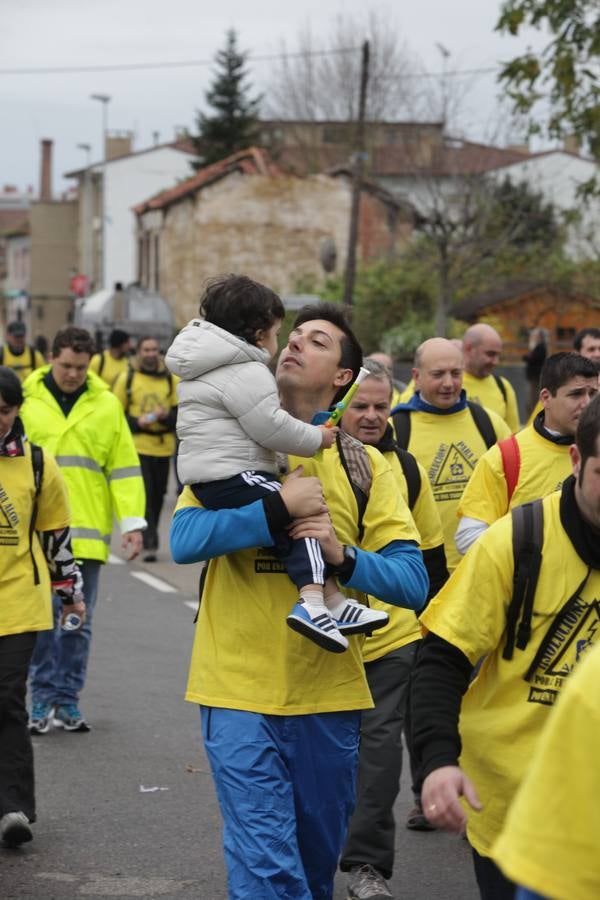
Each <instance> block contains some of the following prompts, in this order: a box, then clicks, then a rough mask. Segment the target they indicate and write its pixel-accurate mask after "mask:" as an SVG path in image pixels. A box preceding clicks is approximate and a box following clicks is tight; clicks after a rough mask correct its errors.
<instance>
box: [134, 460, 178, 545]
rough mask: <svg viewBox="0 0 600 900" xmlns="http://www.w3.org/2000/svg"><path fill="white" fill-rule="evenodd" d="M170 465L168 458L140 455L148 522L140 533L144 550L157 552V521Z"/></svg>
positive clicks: (165, 490)
mask: <svg viewBox="0 0 600 900" xmlns="http://www.w3.org/2000/svg"><path fill="white" fill-rule="evenodd" d="M170 464H171V457H170V456H144V455H142V454H140V465H141V467H142V476H143V478H144V487H145V489H146V521H147V522H148V527H147V529H146V530H145V531H143V532H142V536H143V540H144V550H158V520H159V519H160V514H161V511H162V508H163V503H164V499H165V494H166V492H167V483H168V481H169V466H170Z"/></svg>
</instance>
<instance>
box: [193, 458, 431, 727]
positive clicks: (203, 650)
mask: <svg viewBox="0 0 600 900" xmlns="http://www.w3.org/2000/svg"><path fill="white" fill-rule="evenodd" d="M366 450H367V453H368V454H369V457H370V458H371V468H372V472H373V483H372V486H371V490H370V494H369V501H368V503H367V508H366V510H365V514H364V519H363V525H364V537H363V540H362V541H360V542H359V536H358V527H357V520H358V509H357V505H356V500H355V497H354V493H353V491H352V487H351V485H350V482H349V481H348V478H347V476H346V473H345V471H344V469H343V467H342V463H341V460H340V457H339V454H338V451H337V448H336V447H335V445H334V446H333V447H332V448H331V449H329V450H325V451H323V453H322V454H320V459H319V460H316V459H315V458H314V457H313V458H312V459H304V458H303V459H300V458H298V457H290V461H289V462H290V469H293V468H295V467H296V466H297V465H299V464H302V466H303V467H304V472H305V474H306V475H317V476H318V477H319V478H321V480H322V483H323V489H324V493H325V499H326V500H327V505H328V507H329V511H330V513H331V517H332V520H333V523H334V525H335V530H336V533H337V536H338V538H339V540H340V541H342V543H345V544H351V545H354V546H356V545H358V544H359V543H360V546H361V547H362V548H363V549H365V550H368V551H372V552H376V551H377V550H380V549H381V548H382V547H385V546H386V545H387V544H389V543H390V542H391V541H394V540H418V534H417V532H416V529H415V527H414V523H413V521H412V517H411V515H410V512H409V510H408V507H407V506H406V504H405V503H404V501H403V500H402V498H401V496H400V494H399V491H398V488H397V486H396V484H395V481H394V476H393V475H392V472H391V469H390V467H389V465H388V463H387V462H386V461H385V460H384V459H383V457H382V455H381V454H380V453H379V452H378V451H377V450H374V449H373V448H372V447H367V448H366ZM199 505H200V504H199V503H198V501H197V500H196V499H195V497H194V495H193V493H192V492H191V490H190V489H189V488H184V491H183V493H182V495H181V497H180V500H179V503H178V507H177V508H178V509H181V508H182V507H184V506H199ZM345 592H346V593H351V592H350V591H349V590H348V589H345ZM296 599H297V592H296V589H295V587H294V585H293V584H292V582H291V581H290V579H289V578H288V576H287V574H286V572H285V569H284V567H283V564H282V563H280V562H279V561H278V560H277V559H275V558H274V557H273V554H272V552H271V551H270V550H269V549H268V548H267V549H265V548H253V549H249V550H241V551H239V552H237V553H230V554H228V555H227V556H222V557H219V558H218V559H214V560H211V562H210V563H209V566H208V573H207V577H206V583H205V586H204V592H203V596H202V603H201V605H200V613H199V616H198V624H197V626H196V635H195V639H194V646H193V650H192V659H191V665H190V672H189V678H188V687H187V693H186V699H187V700H189V701H191V702H193V703H202V704H206V705H208V706H221V707H226V708H230V709H243V710H249V711H251V712H258V713H265V714H269V713H270V714H273V715H303V714H305V713H319V712H336V711H340V710H350V709H365V708H368V707H371V706H372V705H373V703H372V700H371V696H370V693H369V689H368V686H367V682H366V679H365V674H364V667H363V660H362V653H361V646H362V641H363V639H362V638H361V637H360V636H354V637H351V638H350V647H349V649H348V650H347V651H346V652H345V653H340V654H337V653H327V652H325V651H323V650H321V649H320V648H318V647H316V646H315V645H314V644H313V643H312V642H311V641H307V640H306V638H303V637H301V636H300V635H298V634H296V633H295V632H294V631H292V630H291V628H289V627H288V626H287V624H286V621H285V618H286V615H287V612H288V611H289V610H290V609H291V608H292V606H293V604H294V602H295V601H296ZM386 609H389V607H386ZM267 622H268V623H269V625H268V627H266V623H267Z"/></svg>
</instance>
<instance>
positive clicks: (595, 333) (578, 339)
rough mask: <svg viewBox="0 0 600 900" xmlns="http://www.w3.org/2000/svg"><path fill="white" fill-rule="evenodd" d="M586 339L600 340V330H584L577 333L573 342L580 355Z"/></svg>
mask: <svg viewBox="0 0 600 900" xmlns="http://www.w3.org/2000/svg"><path fill="white" fill-rule="evenodd" d="M586 337H593V338H596V340H600V328H582V329H581V331H578V332H577V334H576V335H575V339H574V341H573V346H574V347H575V349H576V350H577V352H578V353H581V348H582V347H583V339H584V338H586Z"/></svg>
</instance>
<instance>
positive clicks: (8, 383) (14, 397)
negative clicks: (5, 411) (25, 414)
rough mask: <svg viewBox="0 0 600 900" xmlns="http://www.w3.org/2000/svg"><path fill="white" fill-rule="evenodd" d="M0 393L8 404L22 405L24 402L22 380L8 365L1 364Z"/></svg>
mask: <svg viewBox="0 0 600 900" xmlns="http://www.w3.org/2000/svg"><path fill="white" fill-rule="evenodd" d="M0 394H1V395H2V399H3V400H4V402H5V403H6V405H7V406H21V404H22V403H23V388H22V386H21V382H20V381H19V379H18V377H17V375H16V374H15V373H14V372H13V370H12V369H9V367H8V366H0Z"/></svg>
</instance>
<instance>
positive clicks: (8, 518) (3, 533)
mask: <svg viewBox="0 0 600 900" xmlns="http://www.w3.org/2000/svg"><path fill="white" fill-rule="evenodd" d="M18 524H19V517H18V515H17V512H16V510H15V508H14V506H13V504H12V502H11V501H10V499H9V497H8V494H7V493H6V491H5V490H4V488H3V487H2V485H1V484H0V545H2V546H3V547H14V546H15V545H16V544H18V543H19V534H18V531H17V526H18Z"/></svg>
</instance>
